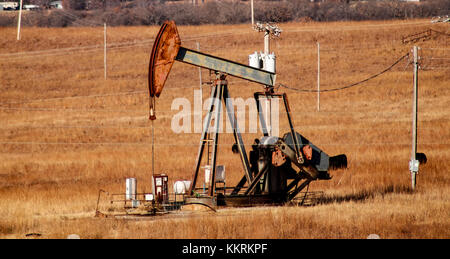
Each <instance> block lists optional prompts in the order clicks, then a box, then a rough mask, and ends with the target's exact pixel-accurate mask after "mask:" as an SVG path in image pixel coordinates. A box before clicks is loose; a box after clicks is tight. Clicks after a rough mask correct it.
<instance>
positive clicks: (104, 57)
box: [103, 23, 107, 80]
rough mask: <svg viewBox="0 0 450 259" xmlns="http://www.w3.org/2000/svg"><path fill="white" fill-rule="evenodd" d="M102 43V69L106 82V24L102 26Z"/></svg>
mask: <svg viewBox="0 0 450 259" xmlns="http://www.w3.org/2000/svg"><path fill="white" fill-rule="evenodd" d="M103 43H104V48H103V67H104V76H105V80H106V70H107V69H106V23H104V24H103Z"/></svg>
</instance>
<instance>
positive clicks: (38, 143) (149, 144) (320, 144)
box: [0, 141, 450, 147]
mask: <svg viewBox="0 0 450 259" xmlns="http://www.w3.org/2000/svg"><path fill="white" fill-rule="evenodd" d="M0 144H5V145H6V144H8V145H115V146H151V145H152V143H150V142H36V141H0ZM234 144H235V143H217V145H219V146H231V145H234ZM315 144H316V145H318V146H379V145H382V146H386V145H411V143H394V142H375V143H364V142H363V143H348V142H346V143H315ZM418 144H420V145H450V142H449V143H447V142H442V143H435V142H429V143H418ZM154 145H155V146H168V147H170V146H187V147H190V146H198V143H186V144H182V143H179V144H168V143H155V144H154Z"/></svg>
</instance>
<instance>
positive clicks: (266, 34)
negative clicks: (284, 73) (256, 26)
mask: <svg viewBox="0 0 450 259" xmlns="http://www.w3.org/2000/svg"><path fill="white" fill-rule="evenodd" d="M269 52H270V31H269V29H266V30H265V32H264V54H266V55H269Z"/></svg>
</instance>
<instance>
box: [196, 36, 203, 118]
mask: <svg viewBox="0 0 450 259" xmlns="http://www.w3.org/2000/svg"><path fill="white" fill-rule="evenodd" d="M197 50H198V51H199V52H200V43H199V42H197ZM198 77H199V79H200V93H201V95H200V100H201V106H200V107H202V110H203V81H202V68H201V67H198Z"/></svg>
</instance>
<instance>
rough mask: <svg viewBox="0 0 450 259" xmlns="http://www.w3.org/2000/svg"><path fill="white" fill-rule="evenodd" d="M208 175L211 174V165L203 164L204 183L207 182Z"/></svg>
mask: <svg viewBox="0 0 450 259" xmlns="http://www.w3.org/2000/svg"><path fill="white" fill-rule="evenodd" d="M210 176H211V166H209V165H206V166H205V184H208V183H209V178H210Z"/></svg>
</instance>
